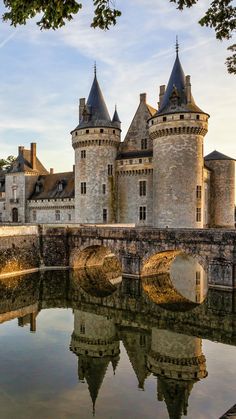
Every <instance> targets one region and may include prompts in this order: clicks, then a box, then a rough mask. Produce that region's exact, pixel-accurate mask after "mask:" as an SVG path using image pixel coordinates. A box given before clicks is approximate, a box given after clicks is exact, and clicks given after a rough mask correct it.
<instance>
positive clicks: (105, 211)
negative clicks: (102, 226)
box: [102, 208, 107, 223]
mask: <svg viewBox="0 0 236 419" xmlns="http://www.w3.org/2000/svg"><path fill="white" fill-rule="evenodd" d="M102 219H103V222H104V223H106V222H107V209H106V208H103V211H102Z"/></svg>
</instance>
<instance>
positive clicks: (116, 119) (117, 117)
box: [112, 106, 121, 128]
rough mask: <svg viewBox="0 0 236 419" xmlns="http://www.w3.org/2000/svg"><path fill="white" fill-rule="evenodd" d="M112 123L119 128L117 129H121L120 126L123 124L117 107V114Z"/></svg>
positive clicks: (115, 113)
mask: <svg viewBox="0 0 236 419" xmlns="http://www.w3.org/2000/svg"><path fill="white" fill-rule="evenodd" d="M112 123H113V124H115V125H116V126H117V128H120V124H121V120H120V118H119V115H118V112H117V109H116V106H115V112H114V115H113V118H112Z"/></svg>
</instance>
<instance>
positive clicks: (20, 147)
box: [18, 145, 24, 155]
mask: <svg viewBox="0 0 236 419" xmlns="http://www.w3.org/2000/svg"><path fill="white" fill-rule="evenodd" d="M23 151H24V146H23V145H19V147H18V154H19V155H22V154H23Z"/></svg>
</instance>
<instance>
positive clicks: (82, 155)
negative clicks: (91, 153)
mask: <svg viewBox="0 0 236 419" xmlns="http://www.w3.org/2000/svg"><path fill="white" fill-rule="evenodd" d="M85 158H86V150H81V159H85Z"/></svg>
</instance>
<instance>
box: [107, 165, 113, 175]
mask: <svg viewBox="0 0 236 419" xmlns="http://www.w3.org/2000/svg"><path fill="white" fill-rule="evenodd" d="M107 172H108V176H112V175H113V166H112V164H108V166H107Z"/></svg>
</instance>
